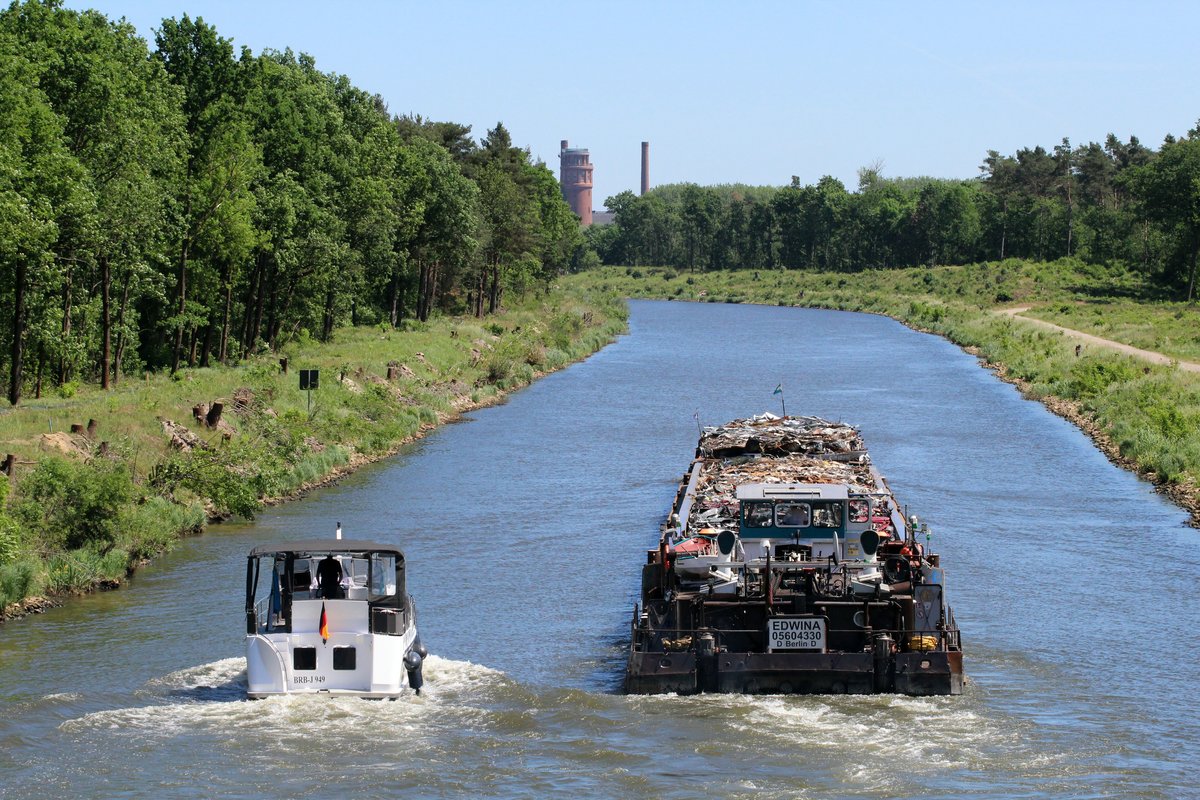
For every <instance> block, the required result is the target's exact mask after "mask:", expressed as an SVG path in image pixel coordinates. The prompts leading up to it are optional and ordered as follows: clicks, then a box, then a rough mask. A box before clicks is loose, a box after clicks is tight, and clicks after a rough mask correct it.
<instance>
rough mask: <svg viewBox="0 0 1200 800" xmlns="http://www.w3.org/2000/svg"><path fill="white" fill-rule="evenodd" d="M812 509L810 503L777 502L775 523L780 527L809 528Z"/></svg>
mask: <svg viewBox="0 0 1200 800" xmlns="http://www.w3.org/2000/svg"><path fill="white" fill-rule="evenodd" d="M810 511H811V508H810V506H809V504H808V503H777V504H776V505H775V525H776V527H779V528H807V527H808V522H809V519H810V518H811V514H810Z"/></svg>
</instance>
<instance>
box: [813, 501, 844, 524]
mask: <svg viewBox="0 0 1200 800" xmlns="http://www.w3.org/2000/svg"><path fill="white" fill-rule="evenodd" d="M812 525H813V527H814V528H840V527H841V525H842V504H841V503H836V502H835V503H813V504H812Z"/></svg>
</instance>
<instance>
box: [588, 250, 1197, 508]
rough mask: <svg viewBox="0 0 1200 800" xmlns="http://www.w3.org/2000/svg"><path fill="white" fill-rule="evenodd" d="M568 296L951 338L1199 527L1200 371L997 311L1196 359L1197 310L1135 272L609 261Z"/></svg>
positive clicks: (1006, 265)
mask: <svg viewBox="0 0 1200 800" xmlns="http://www.w3.org/2000/svg"><path fill="white" fill-rule="evenodd" d="M567 288H568V289H570V290H572V291H592V292H601V293H603V292H613V293H616V294H618V295H620V296H624V297H635V298H656V299H667V300H686V301H696V302H717V303H759V304H769V305H783V306H807V307H819V308H831V309H840V310H846V311H865V312H871V313H877V314H885V315H887V316H889V317H892V318H894V319H896V320H898V321H900V322H902V323H904V324H906V325H908V326H910V327H913V328H916V329H918V330H922V331H927V332H930V333H936V334H939V335H941V336H945V337H946V338H947V339H949V340H950V341H952V342H954V343H956V344H958V345H960V346H961V347H964V348H966V349H968V350H969V351H970V352H972V353H974V354H977V355H978V356H980V357H981V358H982V359H984V360H985V361H986V362H987V363H988V364H989V365H990V366H992V367H993V368H995V369H996V371H997V373H998V374H999V375H1000V376H1001V377H1002V378H1003V379H1005V380H1008V381H1010V382H1012V383H1015V384H1016V385H1017V386H1019V387H1020V389H1021V391H1022V392H1023V393H1025V395H1026V396H1028V397H1031V398H1033V399H1037V400H1040V401H1042V402H1043V403H1045V404H1046V406H1047V407H1048V408H1050V409H1051V410H1053V411H1054V412H1055V413H1058V414H1060V415H1062V416H1064V417H1066V418H1067V419H1070V420H1071V421H1072V422H1074V423H1075V424H1077V425H1079V427H1080V428H1082V429H1083V430H1084V431H1085V432H1086V433H1088V434H1089V435H1090V436H1091V437H1092V438H1093V439H1094V440H1095V441H1096V443H1097V445H1098V446H1100V447H1101V449H1103V450H1104V451H1105V453H1107V454H1108V455H1109V457H1110V458H1112V459H1113V460H1114V461H1115V462H1116V463H1118V464H1120V465H1121V466H1124V467H1126V468H1129V469H1133V470H1136V471H1137V472H1139V473H1140V474H1142V475H1144V476H1145V477H1147V478H1148V479H1150V480H1151V481H1153V482H1154V483H1156V484H1157V485H1158V486H1159V487H1161V488H1162V490H1163V491H1164V492H1165V493H1167V494H1168V495H1169V496H1170V497H1171V498H1172V499H1173V500H1175V501H1176V502H1177V503H1178V504H1180V505H1181V506H1183V507H1184V508H1186V509H1187V510H1188V511H1190V512H1191V514H1192V524H1193V525H1197V526H1200V490H1198V488H1197V487H1198V486H1200V375H1197V374H1195V373H1188V372H1184V371H1182V370H1179V369H1177V368H1175V367H1173V366H1158V365H1152V364H1149V363H1148V362H1145V361H1143V360H1140V359H1136V358H1133V357H1130V356H1125V355H1120V354H1117V353H1115V352H1113V351H1111V350H1106V349H1103V348H1100V347H1092V346H1086V347H1084V348H1082V349H1081V351H1080V352H1079V353H1078V354H1076V350H1075V342H1074V341H1072V340H1069V339H1068V338H1066V337H1065V336H1064V335H1063V334H1061V333H1058V332H1054V331H1046V330H1042V329H1038V328H1036V327H1035V326H1033V325H1032V324H1030V323H1027V322H1023V321H1022V320H1020V319H1019V318H1017V319H1013V318H1011V317H1009V316H1005V315H1001V314H998V313H996V312H997V311H998V310H999V309H1001V308H1011V307H1013V306H1016V305H1031V306H1033V308H1032V309H1031V310H1030V311H1028V312H1026V313H1027V314H1029V315H1033V316H1037V317H1039V318H1041V319H1046V320H1048V321H1052V322H1055V323H1056V324H1059V325H1062V326H1064V327H1069V328H1074V329H1078V330H1082V331H1086V332H1088V333H1093V334H1095V335H1098V336H1102V337H1104V338H1108V339H1112V340H1114V341H1119V342H1122V343H1126V344H1132V345H1134V346H1137V347H1142V348H1143V349H1150V350H1156V351H1158V352H1162V353H1164V354H1166V355H1169V356H1172V357H1174V358H1177V359H1182V360H1188V359H1189V357H1191V356H1194V355H1196V354H1200V324H1197V323H1198V322H1200V310H1198V309H1197V307H1196V306H1189V305H1184V304H1181V303H1171V302H1167V301H1164V300H1162V299H1160V298H1159V296H1158V294H1157V290H1155V289H1154V288H1153V287H1152V286H1151V285H1150V284H1148V283H1147V282H1146V281H1145V280H1144V279H1143V278H1142V277H1141V276H1140V275H1138V274H1136V273H1133V272H1127V271H1124V270H1120V269H1108V268H1103V267H1097V266H1093V265H1089V264H1084V263H1081V262H1078V261H1076V260H1073V259H1067V260H1062V261H1057V262H1053V263H1040V262H1027V261H1020V260H1016V259H1011V260H1007V261H1003V262H991V263H983V264H972V265H968V266H956V267H932V268H925V267H921V268H914V269H895V270H869V271H864V272H859V273H814V272H800V271H774V270H772V271H767V270H760V271H741V272H710V273H688V272H680V271H676V270H673V269H656V268H646V267H630V268H626V267H606V268H602V269H598V270H593V271H589V272H586V273H582V274H579V275H575V276H571V278H569V279H568V282H567Z"/></svg>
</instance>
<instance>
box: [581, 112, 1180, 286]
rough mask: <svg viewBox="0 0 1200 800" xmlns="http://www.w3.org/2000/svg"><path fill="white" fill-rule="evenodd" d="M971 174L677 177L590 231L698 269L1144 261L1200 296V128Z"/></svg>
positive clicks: (1056, 151)
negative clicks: (780, 180) (770, 182)
mask: <svg viewBox="0 0 1200 800" xmlns="http://www.w3.org/2000/svg"><path fill="white" fill-rule="evenodd" d="M980 171H981V175H980V177H978V178H976V179H973V180H941V179H935V178H885V177H883V175H882V174H881V173H882V167H881V165H878V164H877V165H873V166H870V167H865V168H863V169H861V170H859V176H858V178H859V180H858V186H857V187H856V190H855V191H850V190H848V189H847V188H846V186H845V185H843V184H842V182H841V181H839V180H837V179H835V178H832V177H828V176H827V177H824V178H822V179H821V180H820V181H818V182H817V184H816V185H815V186H813V185H809V186H804V185H801V183H800V181H799V179H797V178H793V179H792V182H791V184H790V185H788V186H785V187H783V188H764V187H747V186H716V187H701V186H696V185H694V184H681V185H680V184H676V185H668V186H662V187H659V188H656V189H653V190H651V191H650V192H649V193H647V194H646V195H643V196H636V195H634V194H633V193H632V192H622V193H620V194H618V195H616V196H615V197H610V198H608V199H607V200H606V201H605V205H607V206H608V208H609V209H610V210H611V211H613V212H614V214H615V224H614V225H611V226H606V227H597V228H592V229H591V230H589V231H588V238H589V241H590V243H591V245H592V246H593V247H594V248H595V250H596V252H597V253H598V254H599V257H600V259H601V260H602V261H603V262H604V263H606V264H619V265H625V266H642V265H653V266H670V267H675V268H677V269H687V270H692V271H708V270H721V269H774V268H782V269H811V270H821V271H833V272H858V271H861V270H865V269H887V268H893V267H911V266H920V265H934V264H969V263H975V262H981V261H986V260H1004V259H1006V258H1023V259H1031V260H1035V261H1052V260H1055V259H1058V258H1062V257H1066V256H1074V257H1077V258H1079V259H1081V260H1082V261H1084V262H1089V263H1094V264H1104V265H1124V266H1126V267H1128V268H1130V269H1135V270H1140V271H1141V272H1143V273H1144V274H1145V275H1146V276H1147V277H1149V278H1151V279H1152V280H1153V281H1154V282H1155V283H1157V284H1158V285H1159V286H1161V287H1162V289H1163V291H1164V293H1165V294H1167V295H1168V296H1173V297H1178V298H1180V299H1182V298H1186V299H1188V300H1192V299H1193V298H1194V296H1195V288H1196V287H1195V282H1196V263H1197V256H1198V254H1200V128H1197V129H1193V130H1191V131H1189V132H1188V134H1187V135H1186V136H1185V137H1184V138H1182V139H1176V138H1174V137H1167V139H1166V140H1165V141H1164V142H1163V144H1162V146H1161V147H1160V148H1159V149H1158V150H1154V149H1152V148H1149V147H1146V146H1145V145H1143V144H1142V143H1141V142H1139V141H1138V139H1137V138H1136V137H1132V138H1130V139H1129V141H1128V142H1123V141H1120V140H1119V139H1118V138H1117V137H1115V136H1113V135H1109V136H1108V137H1107V138H1106V139H1105V141H1104V143H1103V144H1101V143H1098V142H1089V143H1087V144H1086V145H1082V146H1072V145H1071V143H1070V142H1069V141H1067V140H1066V139H1064V140H1063V141H1062V142H1061V144H1059V145H1057V146H1055V147H1053V148H1052V149H1050V150H1046V149H1045V148H1044V147H1041V146H1038V147H1033V148H1024V149H1021V150H1018V151H1017V152H1016V153H1015V154H1014V155H1001V154H1000V153H998V152H996V151H994V150H992V151H989V152H988V153H987V156H986V158H984V160H983V163H982V165H981V167H980Z"/></svg>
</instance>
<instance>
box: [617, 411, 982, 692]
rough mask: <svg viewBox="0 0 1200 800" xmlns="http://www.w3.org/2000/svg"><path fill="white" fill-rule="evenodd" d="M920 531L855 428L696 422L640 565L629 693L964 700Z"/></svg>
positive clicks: (936, 569) (794, 420)
mask: <svg viewBox="0 0 1200 800" xmlns="http://www.w3.org/2000/svg"><path fill="white" fill-rule="evenodd" d="M929 538H930V537H929V529H928V526H927V525H925V524H923V523H921V522H920V520H919V519H918V518H917V517H915V516H912V517H906V515H905V513H904V510H903V509H902V508H901V507H900V506H899V505H898V503H897V501H896V498H895V497H894V496H893V494H892V492H891V490H890V489H889V488H888V485H887V483H886V481H885V480H884V479H883V477H882V476H881V475H880V474H879V473H878V472H877V471H876V469H875V468H874V466H873V465H872V464H871V460H870V458H869V456H868V455H867V452H866V450H865V448H864V446H863V442H862V438H861V437H860V435H859V432H858V431H857V430H856V429H855V428H853V427H851V426H849V425H845V424H842V423H836V422H830V421H827V420H823V419H819V418H815V417H776V416H774V415H771V414H763V415H761V416H758V417H753V418H750V419H744V420H736V421H734V422H731V423H729V424H727V425H724V426H721V427H716V428H706V429H704V431H703V432H702V434H701V436H700V443H699V446H698V448H697V451H696V459H695V460H694V461H693V463H692V465H691V468H690V469H689V470H688V472H687V474H685V475H684V476H683V479H682V481H681V482H680V485H679V490H678V493H677V495H676V498H675V502H674V505H673V509H672V512H671V514H670V515H669V516H668V518H667V520H666V522H665V523H664V524H663V526H662V535H661V538H660V540H659V543H658V547H657V548H655V549H653V550H650V551H648V552H647V559H646V563H645V565H644V566H643V568H642V591H641V602H640V603H639V604H637V605H636V606H635V608H634V615H633V625H632V642H631V646H630V653H629V664H628V668H627V670H626V677H625V689H626V691H627V692H630V693H634V694H653V693H661V692H677V693H679V694H694V693H698V692H744V693H752V694H757V693H763V694H793V693H794V694H842V693H850V694H870V693H885V692H896V693H901V694H909V695H942V694H960V693H961V692H962V687H963V672H962V647H961V640H960V636H959V630H958V626H957V624H956V623H955V621H954V614H953V611H952V610H951V609H950V607H949V606H948V605H947V604H946V596H945V586H946V581H945V572H944V570H943V569H942V566H941V559H940V558H939V556H938V555H937V554H935V553H932V552H929V549H928V544H929Z"/></svg>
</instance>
